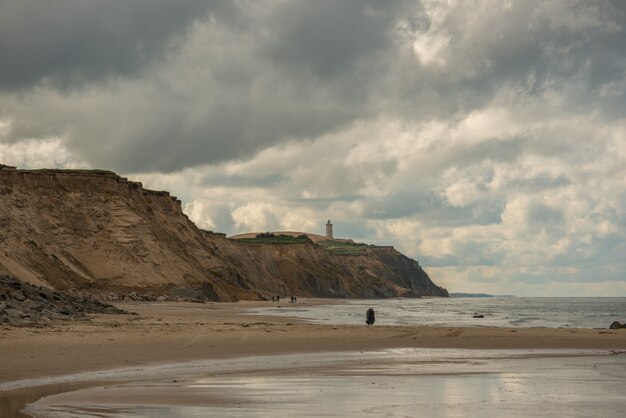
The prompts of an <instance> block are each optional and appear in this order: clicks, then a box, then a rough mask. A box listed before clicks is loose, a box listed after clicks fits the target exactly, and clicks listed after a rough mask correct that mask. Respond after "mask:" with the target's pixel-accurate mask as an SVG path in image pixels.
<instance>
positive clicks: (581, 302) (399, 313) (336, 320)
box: [251, 296, 626, 328]
mask: <svg viewBox="0 0 626 418" xmlns="http://www.w3.org/2000/svg"><path fill="white" fill-rule="evenodd" d="M288 302H289V301H288V300H287V303H283V302H281V303H273V304H272V305H271V306H268V307H266V308H259V309H254V310H252V311H251V313H252V314H258V315H278V316H289V317H296V318H301V319H305V320H307V321H311V322H316V323H327V324H337V325H341V324H363V323H365V312H366V311H367V309H368V308H370V307H371V308H373V309H374V311H375V312H376V325H422V326H448V327H481V326H482V327H528V328H608V327H609V325H610V324H611V323H612V322H613V321H619V322H622V323H624V322H626V297H576V298H569V297H509V296H496V297H460V298H419V299H372V300H364V299H346V300H345V302H343V303H330V304H323V305H307V304H306V303H304V304H302V303H296V304H291V303H288ZM299 302H306V300H303V299H300V300H299ZM268 303H271V302H268ZM481 316H482V318H481Z"/></svg>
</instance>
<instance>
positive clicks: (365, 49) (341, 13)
mask: <svg viewBox="0 0 626 418" xmlns="http://www.w3.org/2000/svg"><path fill="white" fill-rule="evenodd" d="M369 3H370V4H369V5H368V3H366V2H363V1H328V0H321V1H314V2H290V3H288V4H287V5H286V6H285V7H281V8H279V10H278V11H277V13H276V14H275V15H274V16H272V17H271V19H270V22H269V25H270V26H271V27H275V28H276V30H275V31H273V32H272V33H271V35H270V37H269V39H268V43H267V44H266V45H265V46H264V49H265V50H266V52H267V53H268V55H269V57H270V58H271V59H272V60H273V61H275V62H276V63H278V64H279V65H280V66H286V67H288V68H290V69H294V70H295V71H301V70H304V71H307V72H310V73H311V74H313V75H314V76H316V77H317V78H318V79H321V80H324V79H328V78H332V77H335V76H337V75H338V74H343V73H345V72H346V71H349V70H354V69H356V68H355V67H354V66H355V65H356V64H357V63H358V61H359V60H360V59H362V58H363V57H367V56H368V55H370V54H371V53H372V51H376V50H381V49H383V48H384V47H386V46H388V45H389V42H390V39H389V29H390V28H389V25H388V23H389V19H388V17H387V16H385V15H384V14H383V13H382V10H385V8H387V5H384V7H382V6H383V5H378V4H376V3H375V2H369ZM373 6H378V7H380V8H381V9H382V10H378V11H377V10H375V9H374V7H373ZM391 7H392V8H393V7H394V5H393V4H392V5H391ZM386 13H388V11H387V12H386ZM353 76H354V75H352V77H353Z"/></svg>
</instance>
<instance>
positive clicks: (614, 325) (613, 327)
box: [609, 321, 626, 329]
mask: <svg viewBox="0 0 626 418" xmlns="http://www.w3.org/2000/svg"><path fill="white" fill-rule="evenodd" d="M620 328H626V324H620V323H619V322H617V321H613V323H612V324H611V325H610V326H609V329H620Z"/></svg>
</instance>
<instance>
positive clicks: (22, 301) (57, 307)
mask: <svg viewBox="0 0 626 418" xmlns="http://www.w3.org/2000/svg"><path fill="white" fill-rule="evenodd" d="M88 313H111V314H123V313H128V312H126V311H124V310H121V309H118V308H116V307H115V306H113V305H108V304H106V303H102V302H100V301H98V300H95V299H92V298H89V297H78V296H74V295H70V294H68V293H64V292H58V291H54V290H50V289H47V288H45V287H41V286H33V285H31V284H29V283H25V282H22V281H21V280H19V279H17V278H15V277H12V276H5V275H0V324H8V325H13V326H39V325H44V324H48V323H50V322H52V321H56V320H77V321H86V320H88V319H89V318H88V317H87V314H88Z"/></svg>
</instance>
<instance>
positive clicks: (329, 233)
mask: <svg viewBox="0 0 626 418" xmlns="http://www.w3.org/2000/svg"><path fill="white" fill-rule="evenodd" d="M326 238H328V239H333V224H331V223H330V219H329V220H328V222H326Z"/></svg>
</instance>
